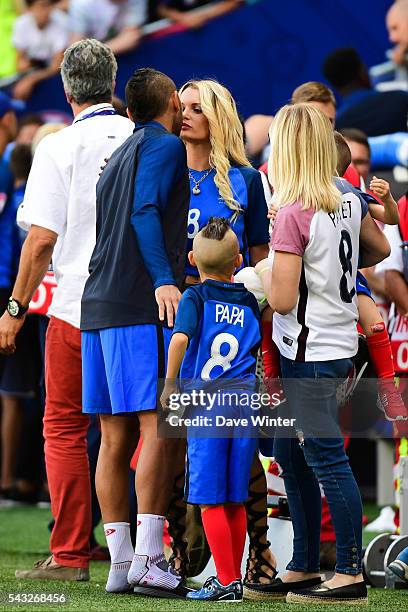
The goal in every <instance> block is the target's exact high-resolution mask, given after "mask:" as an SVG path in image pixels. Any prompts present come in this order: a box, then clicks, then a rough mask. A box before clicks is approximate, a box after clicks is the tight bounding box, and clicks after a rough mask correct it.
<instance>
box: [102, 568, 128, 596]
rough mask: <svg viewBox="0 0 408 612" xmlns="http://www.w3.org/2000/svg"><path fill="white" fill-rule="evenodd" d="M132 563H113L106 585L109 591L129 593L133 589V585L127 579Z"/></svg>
mask: <svg viewBox="0 0 408 612" xmlns="http://www.w3.org/2000/svg"><path fill="white" fill-rule="evenodd" d="M130 565H131V562H130V561H125V562H123V563H112V564H111V566H110V570H109V576H108V581H107V583H106V587H105V590H106V592H107V593H127V592H128V591H130V590H131V588H132V587H131V586H130V584H129V583H128V581H127V575H128V573H129V570H130Z"/></svg>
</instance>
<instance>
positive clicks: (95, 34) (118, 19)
mask: <svg viewBox="0 0 408 612" xmlns="http://www.w3.org/2000/svg"><path fill="white" fill-rule="evenodd" d="M146 5H147V2H146V0H125V1H123V2H118V3H115V2H111V0H97V2H95V0H71V3H70V7H69V16H70V21H71V23H70V28H71V32H75V33H76V34H83V35H84V36H89V37H90V38H97V39H98V40H107V39H108V38H111V37H112V36H114V35H115V34H117V33H118V32H120V31H121V30H122V29H123V28H125V27H138V26H141V25H142V24H143V23H144V22H145V21H146V13H147V8H146Z"/></svg>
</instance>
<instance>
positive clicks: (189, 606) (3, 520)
mask: <svg viewBox="0 0 408 612" xmlns="http://www.w3.org/2000/svg"><path fill="white" fill-rule="evenodd" d="M49 519H50V512H49V511H48V510H40V509H38V508H31V507H30V508H8V509H0V592H1V594H2V597H1V599H0V602H1V603H0V610H1V611H3V610H4V612H11V611H15V612H22V611H23V610H28V611H30V612H31V610H33V611H37V610H38V611H40V610H42V611H43V612H44V611H45V610H50V611H51V610H52V611H54V610H55V611H59V612H71V611H76V610H81V611H82V610H83V611H84V612H87V611H88V610H89V611H93V610H98V611H102V612H104V611H106V612H128V611H129V612H139V611H140V612H161V611H166V612H167V611H170V612H173V611H174V612H177V611H178V610H180V611H183V612H193V611H198V612H200V611H201V610H208V611H210V612H213V611H214V610H217V612H225V611H227V610H228V611H230V610H231V606H230V604H222V603H221V604H220V603H213V604H211V603H204V602H202V603H196V602H188V601H186V600H165V599H152V598H147V597H139V596H135V595H108V594H107V593H105V589H104V586H105V580H106V576H107V573H108V567H109V566H108V563H101V562H96V563H92V565H91V580H90V582H80V583H71V582H48V581H47V582H41V581H39V580H32V581H19V580H17V579H16V578H15V577H14V570H15V569H26V568H29V567H31V566H32V565H33V564H34V563H35V561H38V559H41V558H42V559H44V558H45V557H47V556H48V554H49V553H48V538H49V533H48V529H47V523H48V521H49ZM98 539H99V541H100V542H103V534H102V531H101V530H99V532H98ZM8 593H64V594H65V595H66V597H67V603H65V604H50V603H47V604H31V605H27V604H19V605H15V604H8V603H5V601H6V598H7V596H8ZM369 597H370V602H369V606H368V607H367V606H351V607H350V610H360V609H362V610H366V611H367V612H384V611H386V610H392V611H393V612H397V611H398V610H401V612H402V611H405V610H407V609H408V591H385V590H384V591H383V590H374V589H371V591H370V595H369ZM345 608H346V609H347V606H346V607H345V606H344V605H343V606H315V607H312V606H310V605H308V606H304V605H293V604H291V605H289V604H285V603H273V602H266V603H263V602H262V603H258V602H249V601H248V602H246V601H244V603H243V604H239V610H240V611H241V612H267V611H268V612H275V611H276V612H283V611H286V612H288V611H291V612H306V610H307V612H310V610H314V609H316V610H321V611H322V612H325V611H326V610H327V611H329V610H330V611H331V612H340V611H341V612H344V610H345Z"/></svg>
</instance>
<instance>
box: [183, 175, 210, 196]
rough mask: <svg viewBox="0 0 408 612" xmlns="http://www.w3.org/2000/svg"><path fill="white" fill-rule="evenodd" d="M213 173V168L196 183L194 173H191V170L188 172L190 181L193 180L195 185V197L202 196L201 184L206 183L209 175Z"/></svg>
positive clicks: (193, 190)
mask: <svg viewBox="0 0 408 612" xmlns="http://www.w3.org/2000/svg"><path fill="white" fill-rule="evenodd" d="M212 171H213V169H212V168H210V169H209V170H207V172H205V173H204V174H203V176H202V177H201V178H200V179H199V180H198V181H196V179H195V178H194V176H193V175H192V173H191V172H190V170H189V171H188V176H189V177H190V179H191V180H192V181H193V183H194V187H193V189H192V192H193V194H194V195H200V193H201V189H200V184H201V183H202V182H203V181H204V179H206V178H207V176H208V175H209V174H211V172H212Z"/></svg>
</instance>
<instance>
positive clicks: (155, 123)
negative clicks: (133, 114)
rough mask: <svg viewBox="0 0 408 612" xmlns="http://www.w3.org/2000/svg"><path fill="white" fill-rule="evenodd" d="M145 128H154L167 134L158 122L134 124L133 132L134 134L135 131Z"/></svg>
mask: <svg viewBox="0 0 408 612" xmlns="http://www.w3.org/2000/svg"><path fill="white" fill-rule="evenodd" d="M145 127H155V128H159V129H161V130H164V131H165V132H167V130H166V128H165V127H164V125H162V124H161V123H159V122H158V121H144V122H143V123H136V126H135V129H134V130H133V131H134V132H135V131H136V130H140V129H141V128H145Z"/></svg>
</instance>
